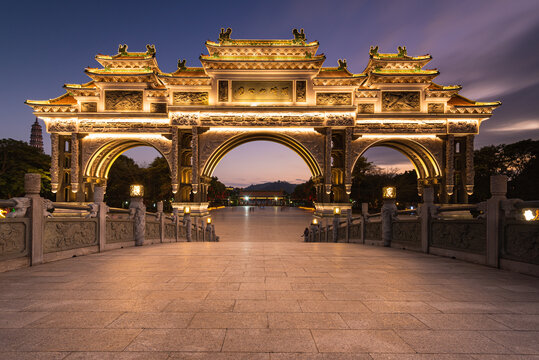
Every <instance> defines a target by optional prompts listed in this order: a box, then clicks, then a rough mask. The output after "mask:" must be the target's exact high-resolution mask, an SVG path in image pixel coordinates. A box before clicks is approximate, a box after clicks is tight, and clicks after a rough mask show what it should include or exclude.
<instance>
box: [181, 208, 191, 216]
mask: <svg viewBox="0 0 539 360" xmlns="http://www.w3.org/2000/svg"><path fill="white" fill-rule="evenodd" d="M183 213H184V214H190V213H191V208H190V207H189V206H186V207H184V208H183Z"/></svg>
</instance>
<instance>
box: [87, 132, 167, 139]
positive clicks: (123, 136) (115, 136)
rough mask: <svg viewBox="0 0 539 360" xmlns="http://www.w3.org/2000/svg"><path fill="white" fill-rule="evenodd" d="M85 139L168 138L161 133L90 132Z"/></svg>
mask: <svg viewBox="0 0 539 360" xmlns="http://www.w3.org/2000/svg"><path fill="white" fill-rule="evenodd" d="M84 139H88V140H92V139H136V140H168V139H167V138H166V137H164V136H163V135H160V134H139V133H132V134H125V133H122V134H118V133H106V134H90V135H87V136H85V137H84Z"/></svg>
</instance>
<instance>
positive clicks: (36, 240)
mask: <svg viewBox="0 0 539 360" xmlns="http://www.w3.org/2000/svg"><path fill="white" fill-rule="evenodd" d="M24 191H25V197H27V198H29V199H30V201H31V206H30V211H29V213H28V215H29V217H30V220H31V224H30V238H31V239H32V241H31V257H30V264H31V265H37V264H41V263H43V232H44V229H45V217H44V211H45V210H46V209H45V206H44V199H43V198H41V197H40V196H39V192H40V191H41V175H40V174H25V175H24Z"/></svg>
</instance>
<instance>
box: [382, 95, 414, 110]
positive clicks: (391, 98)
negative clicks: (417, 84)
mask: <svg viewBox="0 0 539 360" xmlns="http://www.w3.org/2000/svg"><path fill="white" fill-rule="evenodd" d="M382 110H383V111H419V110H420V109H419V91H383V92H382Z"/></svg>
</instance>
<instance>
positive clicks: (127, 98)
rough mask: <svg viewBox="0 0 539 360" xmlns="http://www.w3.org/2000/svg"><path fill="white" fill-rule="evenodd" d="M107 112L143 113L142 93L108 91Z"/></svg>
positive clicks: (106, 95)
mask: <svg viewBox="0 0 539 360" xmlns="http://www.w3.org/2000/svg"><path fill="white" fill-rule="evenodd" d="M105 110H108V111H142V91H131V90H129V91H128V90H106V91H105Z"/></svg>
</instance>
